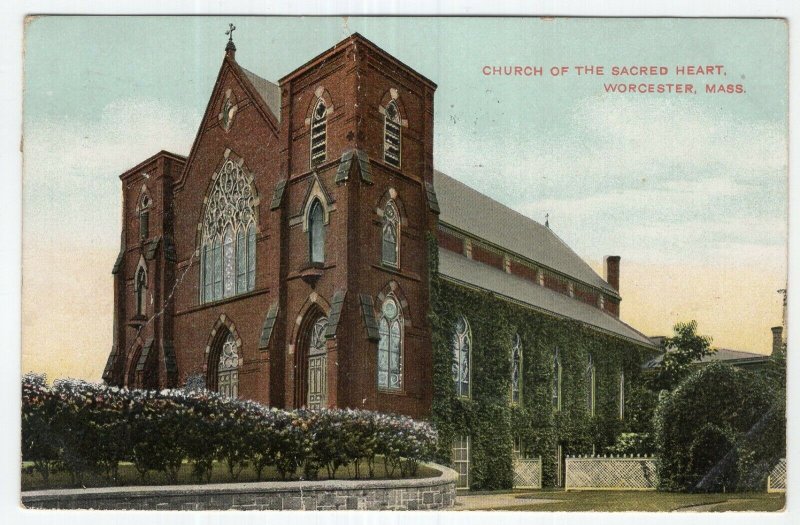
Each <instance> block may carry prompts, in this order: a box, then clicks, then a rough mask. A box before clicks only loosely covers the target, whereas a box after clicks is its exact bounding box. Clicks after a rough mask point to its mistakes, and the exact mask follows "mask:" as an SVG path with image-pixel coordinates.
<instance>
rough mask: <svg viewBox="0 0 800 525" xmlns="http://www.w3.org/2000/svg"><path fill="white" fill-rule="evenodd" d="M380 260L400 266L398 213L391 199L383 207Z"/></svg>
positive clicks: (390, 264)
mask: <svg viewBox="0 0 800 525" xmlns="http://www.w3.org/2000/svg"><path fill="white" fill-rule="evenodd" d="M381 262H382V263H383V264H386V265H388V266H393V267H395V268H397V267H398V266H400V215H399V214H398V213H397V207H396V206H395V204H394V201H392V200H390V201H388V202H387V203H386V206H385V207H384V209H383V229H382V232H381Z"/></svg>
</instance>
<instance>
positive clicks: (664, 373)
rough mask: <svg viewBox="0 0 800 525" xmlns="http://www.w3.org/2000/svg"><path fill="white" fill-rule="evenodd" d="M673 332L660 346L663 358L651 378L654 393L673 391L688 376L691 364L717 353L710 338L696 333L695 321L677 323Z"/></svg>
mask: <svg viewBox="0 0 800 525" xmlns="http://www.w3.org/2000/svg"><path fill="white" fill-rule="evenodd" d="M673 330H674V332H675V335H674V336H672V337H667V338H665V339H664V342H663V343H662V344H661V345H662V348H663V350H664V358H663V359H662V361H661V366H660V367H659V369H658V372H657V373H656V375H655V376H654V377H653V378H652V389H653V390H655V391H656V392H658V391H660V390H669V391H672V390H674V389H675V387H677V386H678V384H679V383H680V382H681V381H683V380H684V379H686V377H687V376H688V375H689V373H690V372H691V366H692V363H695V362H697V361H700V360H701V359H702V358H703V357H705V356H707V355H711V354H713V353H714V352H716V351H717V350H716V348H712V347H711V337H709V336H707V335H699V334H698V333H697V321H694V320H692V321H689V322H685V323H677V324H676V325H675V326H674V328H673Z"/></svg>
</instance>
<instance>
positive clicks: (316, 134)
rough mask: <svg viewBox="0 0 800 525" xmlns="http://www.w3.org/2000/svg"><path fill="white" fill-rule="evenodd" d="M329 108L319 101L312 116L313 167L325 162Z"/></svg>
mask: <svg viewBox="0 0 800 525" xmlns="http://www.w3.org/2000/svg"><path fill="white" fill-rule="evenodd" d="M327 114H328V108H327V107H326V106H325V101H323V100H322V99H319V100H318V101H317V105H316V107H315V108H314V113H313V114H312V116H311V167H314V166H316V165H317V164H319V163H320V162H322V161H324V160H325V147H326V146H325V138H326V135H327V131H328V124H327V120H328V118H327Z"/></svg>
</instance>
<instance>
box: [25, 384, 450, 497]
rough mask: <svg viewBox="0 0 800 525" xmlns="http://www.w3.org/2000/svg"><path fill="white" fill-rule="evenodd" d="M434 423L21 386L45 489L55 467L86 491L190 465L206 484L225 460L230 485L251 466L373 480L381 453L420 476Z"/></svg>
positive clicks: (209, 398)
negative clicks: (128, 465) (94, 484)
mask: <svg viewBox="0 0 800 525" xmlns="http://www.w3.org/2000/svg"><path fill="white" fill-rule="evenodd" d="M436 439H437V435H436V432H435V431H434V430H433V429H432V427H431V426H430V425H429V424H428V423H423V422H418V421H414V420H412V419H410V418H408V417H405V416H397V415H387V414H380V413H377V412H370V411H366V410H350V409H341V410H340V409H322V410H306V409H301V410H293V411H286V410H278V409H274V408H268V407H264V406H262V405H259V404H257V403H253V402H250V401H243V400H236V399H230V398H226V397H223V396H220V395H219V394H217V393H214V392H208V391H203V390H192V391H184V390H164V391H161V392H155V391H147V390H127V389H120V388H116V387H108V386H105V385H97V384H92V383H87V382H85V381H75V380H60V381H57V382H56V383H55V384H54V385H53V387H52V388H48V387H47V383H46V380H45V377H44V376H40V375H35V374H28V375H26V376H24V377H23V379H22V456H23V460H24V461H30V462H33V468H34V470H36V471H37V472H39V473H40V474H41V476H42V477H43V479H44V480H45V481H47V479H48V476H49V474H50V472H51V471H52V470H53V469H54V468H58V467H62V468H64V469H66V470H67V471H69V473H70V475H71V477H72V481H73V484H75V485H80V484H81V482H82V479H83V476H84V474H86V473H87V472H90V471H91V472H95V473H104V474H105V475H106V477H107V479H108V480H109V481H112V482H113V481H116V480H117V469H118V466H119V463H120V462H122V461H130V462H132V463H133V464H134V466H135V467H136V469H137V471H138V472H139V474H140V475H141V477H142V478H143V479H145V478H146V477H147V475H148V473H149V472H151V471H161V472H164V473H165V474H166V476H167V478H168V479H169V480H170V481H171V482H175V481H176V480H177V476H178V470H179V469H180V467H181V465H182V463H183V462H184V461H189V462H190V463H191V465H192V472H193V474H194V476H195V477H197V479H198V480H200V481H208V480H209V479H210V474H211V469H212V465H213V463H214V461H221V462H225V464H226V465H227V468H228V474H229V476H230V479H231V480H235V479H237V477H238V476H239V474H240V473H241V471H242V470H243V469H244V468H245V467H247V466H248V465H252V466H253V468H254V470H255V471H256V475H257V477H258V478H259V479H260V478H261V475H262V473H263V470H264V469H265V468H266V467H268V466H273V467H275V469H276V470H277V471H278V473H279V474H280V475H281V477H282V478H283V479H286V478H287V477H290V476H292V475H293V474H294V473H295V472H296V471H297V470H298V469H301V468H302V475H303V477H304V478H306V479H311V478H315V477H316V476H317V473H318V472H319V471H320V469H323V468H324V469H326V471H327V474H328V476H329V477H333V476H335V474H336V472H337V470H339V469H340V468H342V467H344V466H348V468H349V466H350V465H353V466H354V468H355V476H356V477H361V476H362V472H361V470H360V463H361V462H366V464H367V466H368V472H367V475H368V476H369V477H373V476H374V468H373V467H374V464H375V458H376V455H383V459H384V461H385V462H386V465H387V466H388V468H387V472H389V471H390V470H391V471H392V472H393V471H394V470H399V472H400V473H401V474H402V475H404V476H410V475H414V474H415V473H416V470H417V465H418V464H419V462H420V461H425V460H429V459H431V457H432V454H433V450H435V448H436Z"/></svg>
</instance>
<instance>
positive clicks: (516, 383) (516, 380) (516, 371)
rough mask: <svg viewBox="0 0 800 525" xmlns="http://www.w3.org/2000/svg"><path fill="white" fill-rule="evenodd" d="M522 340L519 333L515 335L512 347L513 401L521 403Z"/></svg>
mask: <svg viewBox="0 0 800 525" xmlns="http://www.w3.org/2000/svg"><path fill="white" fill-rule="evenodd" d="M521 379H522V340H521V339H520V337H519V334H515V335H514V346H513V347H512V348H511V403H513V404H515V405H517V404H519V402H520V400H521V399H522V397H521V395H520V394H521V392H522V387H521V385H522V382H521Z"/></svg>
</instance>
